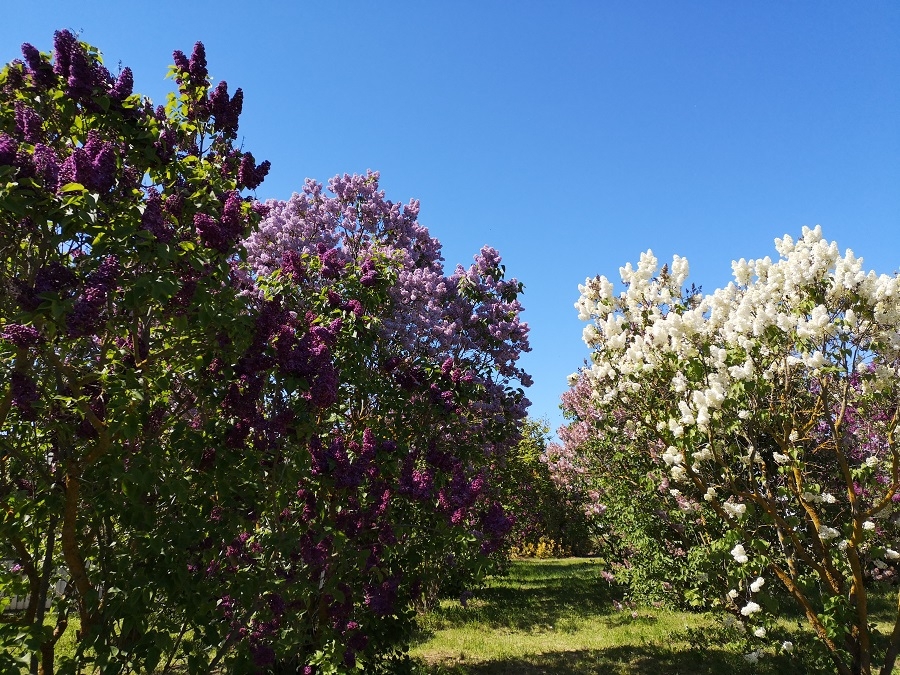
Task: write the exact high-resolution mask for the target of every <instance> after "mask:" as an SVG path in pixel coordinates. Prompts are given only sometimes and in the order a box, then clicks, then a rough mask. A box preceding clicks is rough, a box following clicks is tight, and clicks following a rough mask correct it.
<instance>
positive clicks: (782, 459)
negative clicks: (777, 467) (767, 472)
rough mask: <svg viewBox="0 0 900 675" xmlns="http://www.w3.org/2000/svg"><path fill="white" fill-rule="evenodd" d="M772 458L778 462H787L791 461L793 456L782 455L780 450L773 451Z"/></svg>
mask: <svg viewBox="0 0 900 675" xmlns="http://www.w3.org/2000/svg"><path fill="white" fill-rule="evenodd" d="M772 458H773V459H774V460H775V463H776V464H787V463H788V462H790V461H791V458H790V457H788V456H787V455H782V454H781V453H780V452H773V453H772Z"/></svg>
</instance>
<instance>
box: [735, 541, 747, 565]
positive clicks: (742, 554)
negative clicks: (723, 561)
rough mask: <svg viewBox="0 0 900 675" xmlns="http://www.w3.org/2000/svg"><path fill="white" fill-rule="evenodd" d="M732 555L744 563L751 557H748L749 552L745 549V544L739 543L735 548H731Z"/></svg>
mask: <svg viewBox="0 0 900 675" xmlns="http://www.w3.org/2000/svg"><path fill="white" fill-rule="evenodd" d="M731 555H733V556H734V559H735V560H737V561H738V562H739V563H741V564H742V565H743V564H744V563H745V562H747V561H748V560H749V559H750V558H748V557H747V552H746V551H745V550H744V545H743V544H738V545H737V546H735V547H734V548H733V549H731Z"/></svg>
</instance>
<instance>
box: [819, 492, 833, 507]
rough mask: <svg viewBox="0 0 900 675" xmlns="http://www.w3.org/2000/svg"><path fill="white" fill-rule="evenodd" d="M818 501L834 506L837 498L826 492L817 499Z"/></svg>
mask: <svg viewBox="0 0 900 675" xmlns="http://www.w3.org/2000/svg"><path fill="white" fill-rule="evenodd" d="M819 499H820V500H821V501H822V502H823V503H825V504H834V503H836V502H837V497H835V496H834V495H833V494H830V493H828V492H825V493H823V494H822V496H821V497H819Z"/></svg>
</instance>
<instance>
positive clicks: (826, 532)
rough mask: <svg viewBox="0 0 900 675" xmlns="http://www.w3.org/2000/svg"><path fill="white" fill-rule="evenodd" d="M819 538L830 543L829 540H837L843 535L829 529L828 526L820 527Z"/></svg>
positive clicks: (831, 528)
mask: <svg viewBox="0 0 900 675" xmlns="http://www.w3.org/2000/svg"><path fill="white" fill-rule="evenodd" d="M819 536H820V537H821V538H822V539H823V540H824V541H828V540H829V539H837V538H838V537H840V536H841V533H840V532H839V531H838V530H836V529H834V528H833V527H828V526H827V525H820V526H819Z"/></svg>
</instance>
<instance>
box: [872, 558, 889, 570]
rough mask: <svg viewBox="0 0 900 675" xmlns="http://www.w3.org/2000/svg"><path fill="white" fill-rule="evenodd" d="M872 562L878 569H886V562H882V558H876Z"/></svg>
mask: <svg viewBox="0 0 900 675" xmlns="http://www.w3.org/2000/svg"><path fill="white" fill-rule="evenodd" d="M874 564H875V567H877V568H878V569H880V570H886V569H887V563H886V562H884V560H876V561H875V563H874Z"/></svg>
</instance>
